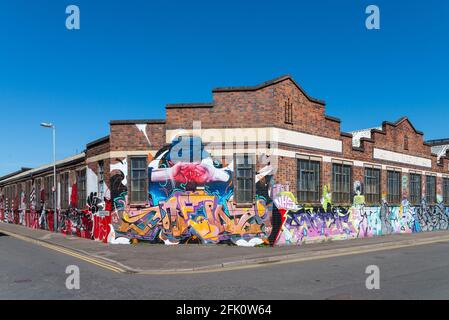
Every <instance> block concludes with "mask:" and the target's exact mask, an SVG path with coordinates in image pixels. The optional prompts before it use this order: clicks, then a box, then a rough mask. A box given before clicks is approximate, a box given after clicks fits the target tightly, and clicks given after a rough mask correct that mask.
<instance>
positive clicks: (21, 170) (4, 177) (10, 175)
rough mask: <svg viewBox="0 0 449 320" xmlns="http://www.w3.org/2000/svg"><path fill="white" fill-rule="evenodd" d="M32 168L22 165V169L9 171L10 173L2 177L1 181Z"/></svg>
mask: <svg viewBox="0 0 449 320" xmlns="http://www.w3.org/2000/svg"><path fill="white" fill-rule="evenodd" d="M30 170H32V168H23V167H22V168H20V170H17V171H14V172H11V173H8V174H6V175H4V176H2V177H0V183H1V182H2V181H3V180H6V179H8V178H11V177H14V176H16V175H18V174H21V173H24V172H26V171H30Z"/></svg>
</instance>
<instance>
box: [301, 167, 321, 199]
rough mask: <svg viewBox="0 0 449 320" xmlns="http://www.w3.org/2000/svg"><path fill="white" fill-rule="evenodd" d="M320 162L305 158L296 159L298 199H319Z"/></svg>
mask: <svg viewBox="0 0 449 320" xmlns="http://www.w3.org/2000/svg"><path fill="white" fill-rule="evenodd" d="M320 167H321V165H320V162H319V161H311V160H306V159H298V163H297V177H298V180H297V181H298V195H297V196H298V201H299V202H308V203H311V202H319V201H320V171H321V170H320Z"/></svg>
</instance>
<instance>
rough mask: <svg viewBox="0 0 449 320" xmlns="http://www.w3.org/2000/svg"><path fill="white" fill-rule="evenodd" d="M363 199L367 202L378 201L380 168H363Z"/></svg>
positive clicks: (375, 202)
mask: <svg viewBox="0 0 449 320" xmlns="http://www.w3.org/2000/svg"><path fill="white" fill-rule="evenodd" d="M365 200H366V202H367V203H368V204H377V203H380V169H375V168H365Z"/></svg>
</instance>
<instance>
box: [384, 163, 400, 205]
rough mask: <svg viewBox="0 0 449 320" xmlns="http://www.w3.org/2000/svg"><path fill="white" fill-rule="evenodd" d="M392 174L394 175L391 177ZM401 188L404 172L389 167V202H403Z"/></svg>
mask: <svg viewBox="0 0 449 320" xmlns="http://www.w3.org/2000/svg"><path fill="white" fill-rule="evenodd" d="M391 175H393V176H394V177H391ZM396 177H397V179H396ZM401 188H402V172H401V171H400V170H395V169H387V202H388V203H389V204H400V203H401ZM391 189H393V190H391ZM395 189H397V193H396V192H395V191H396V190H395Z"/></svg>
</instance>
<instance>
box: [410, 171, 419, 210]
mask: <svg viewBox="0 0 449 320" xmlns="http://www.w3.org/2000/svg"><path fill="white" fill-rule="evenodd" d="M413 177H417V178H419V194H418V195H417V199H415V194H414V190H415V189H414V188H413V185H414V184H415V183H416V181H414V180H413V179H412V178H413ZM409 179H410V181H409V192H408V193H409V201H410V203H411V204H412V205H419V204H421V201H422V174H420V173H414V172H410V173H409Z"/></svg>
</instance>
